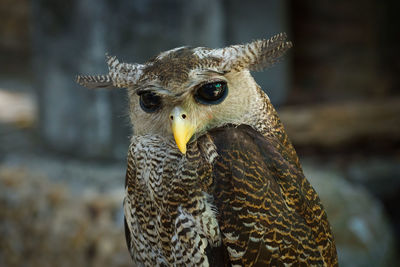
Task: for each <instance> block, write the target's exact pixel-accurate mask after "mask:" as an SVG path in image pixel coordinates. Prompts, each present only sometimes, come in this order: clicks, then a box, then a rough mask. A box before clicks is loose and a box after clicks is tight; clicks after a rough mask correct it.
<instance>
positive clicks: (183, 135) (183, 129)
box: [169, 106, 196, 154]
mask: <svg viewBox="0 0 400 267" xmlns="http://www.w3.org/2000/svg"><path fill="white" fill-rule="evenodd" d="M169 119H170V121H171V128H172V133H173V134H174V138H175V142H176V145H177V146H178V148H179V150H180V151H181V152H182V154H186V144H187V143H188V142H189V140H190V138H191V137H192V136H193V133H194V131H195V129H196V127H195V126H194V125H193V123H192V122H191V120H190V118H189V117H188V115H187V112H186V111H185V110H184V109H183V108H181V107H180V106H177V107H174V109H173V110H172V111H171V114H170V115H169Z"/></svg>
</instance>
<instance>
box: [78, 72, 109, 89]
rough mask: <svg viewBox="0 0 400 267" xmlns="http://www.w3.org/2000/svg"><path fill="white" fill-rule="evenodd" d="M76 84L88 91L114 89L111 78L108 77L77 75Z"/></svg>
mask: <svg viewBox="0 0 400 267" xmlns="http://www.w3.org/2000/svg"><path fill="white" fill-rule="evenodd" d="M76 82H77V83H78V84H80V85H82V86H84V87H87V88H90V89H94V88H112V87H114V85H113V82H112V80H111V77H110V76H108V75H78V76H76Z"/></svg>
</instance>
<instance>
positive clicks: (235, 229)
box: [125, 125, 337, 266]
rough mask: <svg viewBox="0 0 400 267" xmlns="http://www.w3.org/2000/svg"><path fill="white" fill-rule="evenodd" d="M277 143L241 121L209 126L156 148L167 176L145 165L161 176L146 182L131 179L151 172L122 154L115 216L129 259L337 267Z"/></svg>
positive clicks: (318, 213) (314, 204) (318, 218)
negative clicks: (182, 152) (189, 139)
mask: <svg viewBox="0 0 400 267" xmlns="http://www.w3.org/2000/svg"><path fill="white" fill-rule="evenodd" d="M147 149H149V148H147ZM284 149H285V147H283V146H282V144H281V143H280V142H279V140H278V139H277V138H275V137H273V136H271V137H268V136H263V135H261V134H260V133H258V132H257V131H255V130H253V128H251V127H249V126H245V125H241V126H238V127H234V126H229V127H221V128H217V129H213V130H211V131H209V132H208V133H207V134H205V135H203V136H202V137H200V138H198V139H197V141H196V142H193V143H192V144H191V145H190V146H189V147H188V153H187V155H186V156H179V154H178V153H177V154H174V153H172V154H168V155H167V154H165V151H169V148H165V149H164V151H161V152H160V153H161V154H160V155H161V156H160V158H162V157H163V156H164V157H170V158H171V160H169V159H165V158H164V159H162V160H160V158H158V159H157V160H156V161H158V164H161V165H162V171H164V172H169V171H171V173H170V174H172V173H173V175H172V177H171V175H170V176H169V177H168V178H166V176H165V175H164V176H163V175H162V174H161V173H160V172H159V171H160V169H159V168H158V167H155V169H156V170H155V173H157V172H158V175H159V176H160V177H163V180H162V181H160V180H158V181H156V182H155V181H153V182H151V184H146V185H145V183H142V182H140V181H142V180H143V179H144V178H146V177H144V176H146V175H147V178H149V177H151V174H150V175H149V173H146V171H144V172H143V167H140V166H143V165H142V164H143V162H140V161H141V159H142V158H141V157H140V156H139V157H138V156H137V155H133V154H132V153H129V156H128V170H127V184H126V188H127V197H126V199H125V216H126V221H127V227H126V236H127V242H128V247H129V249H130V251H131V253H132V256H133V258H134V259H136V261H138V262H141V263H143V264H144V265H146V266H151V262H147V261H148V259H151V258H152V257H153V258H154V257H159V258H160V259H159V260H158V261H156V262H154V261H153V264H154V263H155V264H158V265H163V264H165V265H175V264H176V263H180V264H183V265H186V266H190V265H192V266H206V265H207V263H209V264H210V266H231V265H239V266H284V265H285V266H337V255H336V248H335V244H334V240H333V237H332V233H331V229H330V225H329V223H328V220H327V216H326V213H325V211H324V209H323V207H322V205H321V203H320V200H319V197H318V195H317V193H316V192H315V191H314V189H313V188H312V187H311V185H310V184H309V182H308V181H307V180H306V179H305V177H304V175H303V172H302V170H301V169H300V168H299V167H298V166H297V165H296V164H293V161H292V160H290V159H286V158H285V156H284V155H287V153H284V151H283V150H284ZM155 150H157V149H155ZM175 150H176V149H175ZM130 151H132V148H131V149H130ZM216 155H217V156H216ZM173 157H175V158H174V159H172V158H173ZM168 162H169V163H168ZM154 166H155V165H154ZM171 168H180V169H171ZM138 170H139V171H138ZM153 171H154V170H153ZM147 172H149V170H147ZM150 172H151V171H150ZM147 178H146V179H147ZM151 179H153V178H151ZM141 183H142V184H141ZM149 186H150V188H153V187H154V188H155V187H156V186H157V187H158V189H157V190H156V191H157V192H158V193H156V194H154V192H151V191H152V189H150V190H149V189H148V188H149ZM144 188H145V190H144ZM146 190H147V192H146ZM160 190H161V191H163V192H159V191H160ZM178 243H179V244H178ZM146 246H147V247H146ZM147 254H149V255H148V256H147V257H146V255H147ZM150 254H151V255H150ZM143 255H144V256H143ZM178 265H179V264H178Z"/></svg>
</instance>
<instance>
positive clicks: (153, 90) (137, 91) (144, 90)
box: [136, 86, 175, 96]
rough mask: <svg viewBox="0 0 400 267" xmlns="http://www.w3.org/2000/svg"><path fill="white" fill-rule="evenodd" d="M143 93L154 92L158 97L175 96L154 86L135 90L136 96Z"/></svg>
mask: <svg viewBox="0 0 400 267" xmlns="http://www.w3.org/2000/svg"><path fill="white" fill-rule="evenodd" d="M145 92H154V93H157V94H159V95H168V96H175V94H174V93H172V92H171V91H169V90H167V89H164V88H161V87H156V86H143V87H141V88H138V89H137V90H136V94H138V95H141V94H143V93H145Z"/></svg>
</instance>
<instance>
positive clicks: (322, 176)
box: [303, 164, 398, 267]
mask: <svg viewBox="0 0 400 267" xmlns="http://www.w3.org/2000/svg"><path fill="white" fill-rule="evenodd" d="M303 166H304V173H305V175H306V177H307V178H308V180H309V181H310V183H311V184H312V185H313V187H314V188H315V190H316V191H317V193H318V194H319V196H320V198H321V201H322V204H323V205H324V207H325V209H326V211H327V214H328V219H329V221H330V223H331V226H332V230H333V234H334V237H335V240H336V246H337V250H338V257H339V266H354V267H358V266H360V267H361V266H382V267H383V266H397V263H398V259H397V255H396V244H395V238H394V234H393V229H392V226H391V225H390V223H389V221H388V217H387V215H386V214H385V211H384V210H383V207H382V204H381V203H380V202H379V201H378V200H377V199H376V198H375V197H373V196H372V195H371V194H370V193H368V191H367V190H365V188H364V187H362V186H360V185H353V184H351V183H349V182H348V181H346V180H344V179H343V178H342V177H340V176H339V175H338V174H337V173H336V172H335V171H332V170H330V169H327V168H326V169H321V168H317V167H315V166H314V165H307V164H303Z"/></svg>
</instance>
